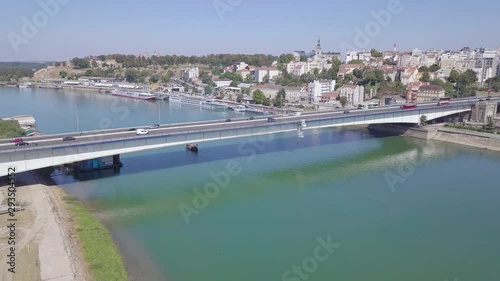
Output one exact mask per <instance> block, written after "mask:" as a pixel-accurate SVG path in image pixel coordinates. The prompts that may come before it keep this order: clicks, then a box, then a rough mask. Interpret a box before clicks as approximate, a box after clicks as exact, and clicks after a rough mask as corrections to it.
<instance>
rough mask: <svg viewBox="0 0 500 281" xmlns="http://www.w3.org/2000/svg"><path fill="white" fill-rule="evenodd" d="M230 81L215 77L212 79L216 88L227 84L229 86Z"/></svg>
mask: <svg viewBox="0 0 500 281" xmlns="http://www.w3.org/2000/svg"><path fill="white" fill-rule="evenodd" d="M231 82H232V81H231V80H229V79H216V80H214V83H215V87H216V88H221V87H229V86H231Z"/></svg>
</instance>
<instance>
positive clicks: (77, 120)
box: [76, 105, 80, 133]
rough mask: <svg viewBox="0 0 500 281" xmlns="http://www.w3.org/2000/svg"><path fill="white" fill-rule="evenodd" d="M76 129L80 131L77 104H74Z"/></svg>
mask: <svg viewBox="0 0 500 281" xmlns="http://www.w3.org/2000/svg"><path fill="white" fill-rule="evenodd" d="M76 130H77V131H78V133H80V120H79V119H78V105H76Z"/></svg>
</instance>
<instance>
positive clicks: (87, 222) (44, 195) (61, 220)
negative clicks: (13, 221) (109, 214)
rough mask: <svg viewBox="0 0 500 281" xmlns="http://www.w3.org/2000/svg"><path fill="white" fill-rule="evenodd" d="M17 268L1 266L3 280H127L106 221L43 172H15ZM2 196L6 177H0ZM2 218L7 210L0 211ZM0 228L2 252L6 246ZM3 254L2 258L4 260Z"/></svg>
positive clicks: (0, 217) (3, 195) (0, 260)
mask: <svg viewBox="0 0 500 281" xmlns="http://www.w3.org/2000/svg"><path fill="white" fill-rule="evenodd" d="M16 182H17V184H16V185H17V194H16V198H17V200H18V202H20V203H21V205H22V207H23V208H25V211H21V212H16V216H17V219H18V225H17V229H16V231H17V233H16V239H17V241H16V246H17V247H16V257H17V258H16V269H17V271H16V272H17V273H16V274H12V273H10V272H7V271H6V270H5V271H2V272H0V277H2V278H1V280H5V281H16V280H34V281H36V280H57V281H66V280H67V281H93V280H96V281H100V280H128V277H127V274H126V272H125V267H124V265H123V262H122V259H121V256H120V255H119V252H118V250H117V249H116V246H115V244H114V243H113V241H112V239H111V236H110V235H109V233H108V231H107V230H106V229H105V227H104V226H103V225H102V224H101V223H100V222H99V220H98V219H97V218H94V217H93V216H92V215H91V214H90V212H89V211H88V210H87V209H86V208H85V207H84V205H83V204H82V203H80V202H78V201H76V200H75V199H74V198H72V197H70V196H68V195H67V194H66V192H65V191H64V190H63V189H62V188H60V187H58V186H56V185H55V184H54V183H53V181H52V179H51V178H50V177H48V176H46V175H44V174H43V173H22V174H19V175H17V181H16ZM0 186H1V191H2V192H0V197H1V198H0V199H2V200H0V202H2V201H5V197H6V186H7V184H6V182H5V179H4V181H3V182H2V183H0ZM0 219H1V220H5V222H4V223H6V219H7V216H5V215H4V216H3V217H2V216H0ZM6 242H7V240H6V233H5V231H4V229H2V230H1V231H0V252H4V251H6V249H7V246H8V245H7V243H6ZM5 262H6V260H5V255H1V256H0V263H1V264H5Z"/></svg>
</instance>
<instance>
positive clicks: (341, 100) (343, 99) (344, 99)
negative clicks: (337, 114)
mask: <svg viewBox="0 0 500 281" xmlns="http://www.w3.org/2000/svg"><path fill="white" fill-rule="evenodd" d="M340 105H342V107H345V106H346V105H347V97H346V96H342V97H340Z"/></svg>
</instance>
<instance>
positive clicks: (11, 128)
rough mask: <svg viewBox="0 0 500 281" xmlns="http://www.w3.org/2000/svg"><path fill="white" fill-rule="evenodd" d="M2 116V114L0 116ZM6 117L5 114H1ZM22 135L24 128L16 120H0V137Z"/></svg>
mask: <svg viewBox="0 0 500 281" xmlns="http://www.w3.org/2000/svg"><path fill="white" fill-rule="evenodd" d="M0 117H2V116H0ZM3 117H6V116H3ZM22 135H24V130H23V129H21V126H19V124H18V123H17V122H11V121H5V120H0V138H1V139H4V138H14V137H20V136H22Z"/></svg>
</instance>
